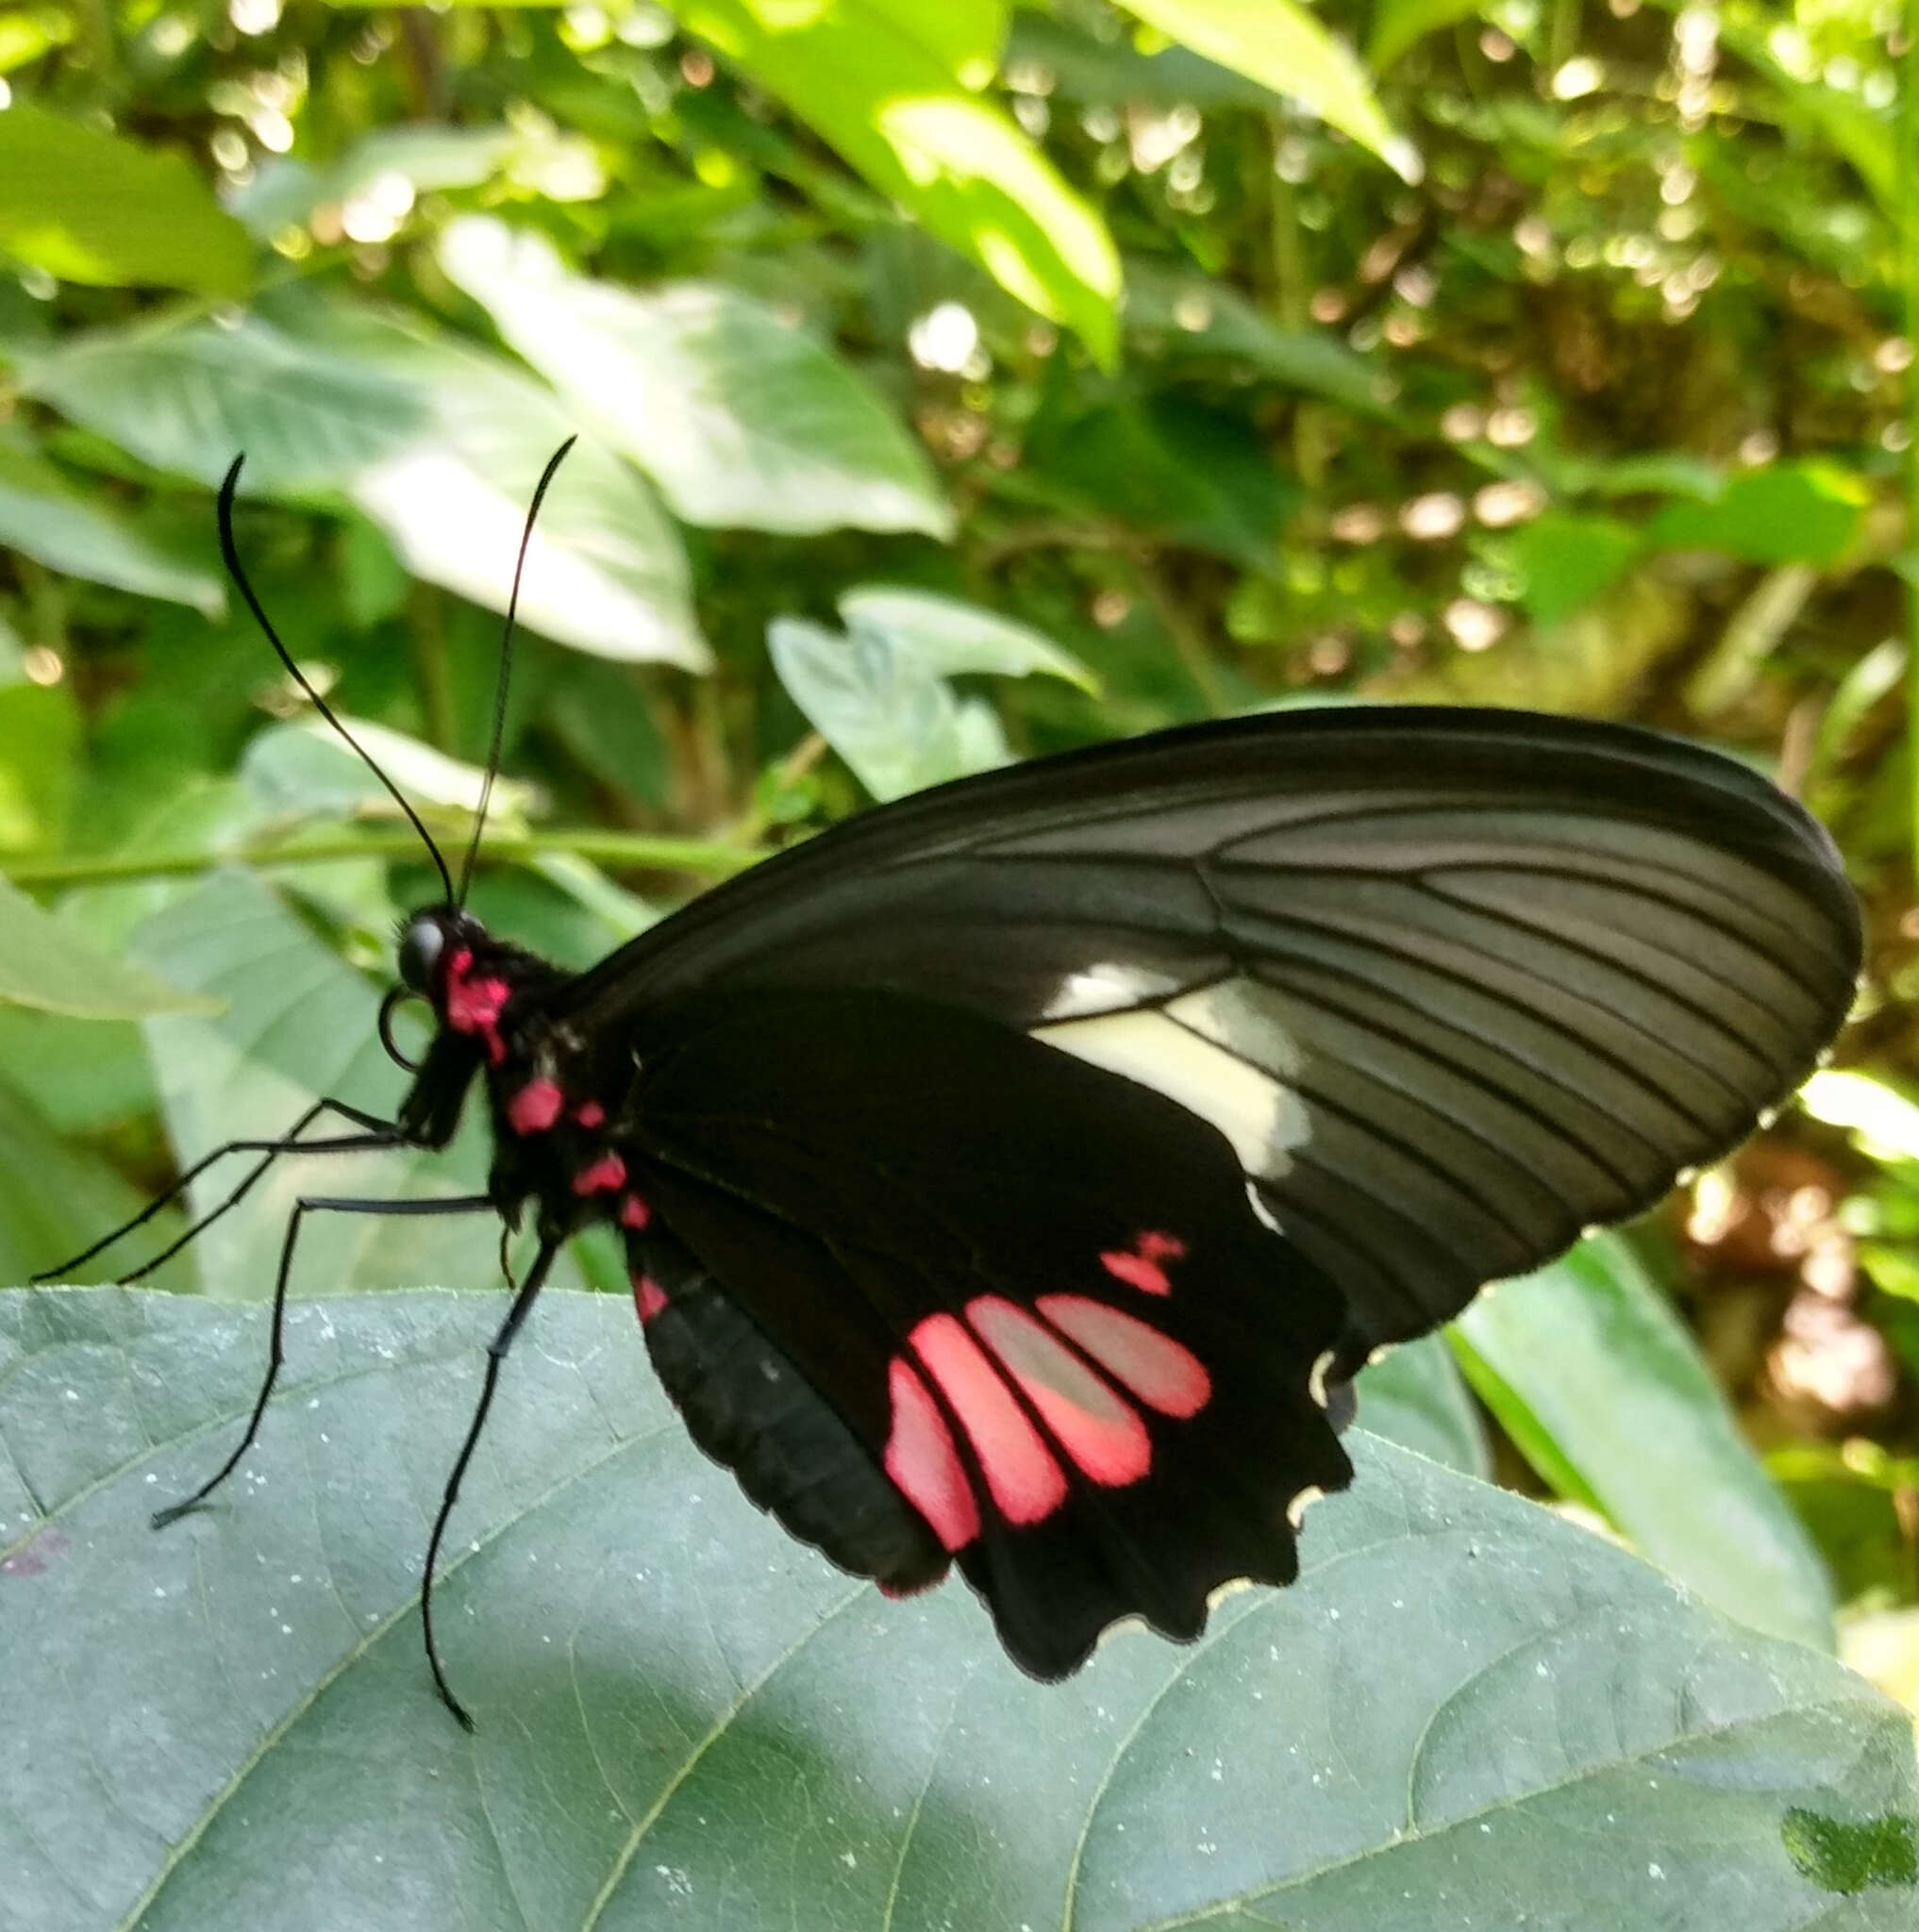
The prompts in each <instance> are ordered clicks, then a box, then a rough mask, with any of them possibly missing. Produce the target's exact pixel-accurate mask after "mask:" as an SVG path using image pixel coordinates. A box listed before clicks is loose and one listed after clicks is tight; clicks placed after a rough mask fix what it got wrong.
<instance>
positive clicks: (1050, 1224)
mask: <svg viewBox="0 0 1919 1932" xmlns="http://www.w3.org/2000/svg"><path fill="white" fill-rule="evenodd" d="M636 1043H637V1046H638V1051H639V1058H640V1060H641V1063H642V1074H641V1076H640V1078H639V1080H638V1082H637V1083H636V1085H635V1087H634V1090H633V1091H632V1094H631V1096H630V1098H629V1100H628V1102H627V1105H626V1108H624V1109H623V1111H622V1115H621V1119H620V1121H619V1124H618V1125H619V1131H620V1133H621V1135H622V1139H623V1145H625V1146H626V1147H627V1148H628V1149H629V1162H630V1164H631V1166H632V1168H633V1170H634V1173H635V1175H636V1178H637V1179H638V1181H639V1184H640V1186H641V1187H642V1190H643V1191H644V1192H645V1194H646V1198H647V1201H648V1204H649V1208H650V1209H651V1210H652V1212H653V1214H655V1215H657V1217H658V1224H659V1226H662V1227H663V1228H665V1229H668V1230H670V1241H671V1243H672V1244H673V1245H672V1247H671V1248H668V1247H667V1246H665V1245H664V1244H663V1242H662V1241H661V1238H660V1237H659V1235H658V1234H657V1233H656V1231H655V1225H654V1224H653V1222H652V1221H651V1220H649V1224H648V1226H647V1227H646V1228H642V1229H637V1230H633V1231H632V1232H631V1233H630V1234H629V1237H628V1240H629V1250H630V1253H631V1257H632V1259H633V1263H634V1266H635V1270H636V1294H638V1296H639V1297H640V1299H641V1303H642V1314H644V1315H646V1316H648V1317H649V1318H650V1319H649V1321H648V1327H649V1337H650V1339H652V1340H653V1347H654V1355H655V1359H656V1361H658V1362H659V1366H660V1369H661V1373H662V1376H663V1378H664V1379H665V1381H666V1382H667V1385H668V1387H669V1389H670V1390H671V1391H672V1392H673V1393H674V1394H675V1396H676V1400H678V1401H679V1402H680V1403H681V1405H682V1407H683V1408H684V1409H685V1410H686V1413H687V1415H688V1418H689V1421H690V1423H691V1424H692V1425H693V1428H694V1432H695V1434H696V1435H698V1436H699V1438H700V1440H701V1441H703V1443H704V1444H705V1445H706V1446H707V1447H708V1448H709V1449H710V1450H711V1451H712V1452H713V1453H715V1454H716V1455H718V1456H720V1457H721V1458H722V1459H723V1460H726V1461H727V1462H729V1463H730V1464H731V1465H732V1466H733V1467H734V1468H735V1469H736V1470H738V1471H739V1472H740V1474H741V1475H742V1478H743V1481H744V1482H745V1483H746V1486H747V1488H748V1490H749V1492H751V1493H754V1494H755V1496H756V1500H759V1501H761V1502H762V1503H764V1504H766V1505H767V1506H768V1507H773V1508H774V1509H776V1511H777V1512H778V1513H779V1515H780V1516H781V1518H782V1520H783V1521H784V1522H786V1523H787V1524H788V1526H789V1527H791V1528H793V1529H795V1530H796V1531H797V1532H798V1533H800V1534H801V1535H804V1536H806V1537H808V1539H809V1541H814V1542H816V1543H818V1544H820V1546H821V1547H823V1548H825V1549H826V1551H827V1553H828V1554H829V1555H831V1556H833V1557H835V1558H836V1559H837V1560H839V1561H840V1562H842V1563H843V1564H844V1565H845V1566H846V1567H848V1568H851V1569H854V1570H857V1571H859V1572H862V1573H863V1574H870V1575H876V1576H878V1577H879V1578H880V1580H881V1581H882V1582H884V1583H887V1584H888V1585H890V1586H891V1587H893V1588H895V1589H902V1588H911V1587H914V1586H916V1585H918V1584H920V1583H922V1582H926V1581H928V1580H930V1575H929V1574H928V1573H927V1565H926V1560H925V1559H926V1555H927V1550H926V1545H925V1544H924V1542H923V1541H915V1539H914V1538H913V1537H911V1536H910V1535H902V1533H901V1526H900V1523H899V1521H898V1512H897V1509H896V1508H889V1507H885V1506H884V1504H883V1502H882V1501H881V1500H880V1499H879V1498H877V1497H876V1495H875V1494H874V1493H873V1491H874V1489H875V1486H876V1485H884V1486H885V1488H886V1491H888V1496H889V1498H891V1499H904V1501H905V1502H906V1503H908V1504H909V1505H910V1506H911V1509H912V1512H913V1516H914V1518H915V1519H916V1520H917V1521H918V1523H919V1524H923V1525H924V1528H925V1530H926V1531H929V1532H930V1534H931V1537H932V1539H933V1541H934V1544H935V1546H937V1549H938V1551H939V1555H940V1558H941V1560H942V1562H943V1558H944V1557H947V1556H950V1557H952V1558H953V1559H954V1560H956V1561H957V1562H958V1563H959V1567H960V1568H961V1569H962V1570H963V1571H964V1572H965V1574H967V1575H968V1577H969V1578H970V1579H971V1580H972V1581H973V1582H974V1583H975V1584H976V1586H977V1587H978V1588H979V1590H980V1591H982V1593H983V1594H984V1595H985V1596H986V1598H987V1599H988V1601H989V1603H990V1604H991V1605H992V1607H993V1614H994V1617H995V1620H996V1622H997V1624H998V1626H999V1629H1000V1634H1001V1636H1002V1638H1003V1640H1004V1641H1005V1642H1006V1644H1007V1646H1008V1648H1009V1649H1010V1651H1011V1653H1012V1654H1013V1656H1014V1657H1017V1658H1018V1659H1019V1661H1020V1662H1021V1663H1023V1664H1024V1665H1025V1666H1026V1668H1027V1669H1029V1670H1032V1671H1034V1672H1036V1673H1038V1674H1041V1675H1044V1676H1055V1675H1059V1674H1061V1673H1063V1672H1065V1671H1068V1670H1071V1669H1072V1668H1074V1667H1075V1666H1076V1664H1077V1663H1078V1662H1080V1661H1081V1659H1083V1657H1085V1655H1086V1653H1087V1651H1088V1650H1089V1649H1090V1648H1091V1646H1092V1644H1093V1641H1095V1639H1096V1638H1097V1636H1098V1635H1099V1633H1100V1631H1101V1630H1102V1629H1104V1628H1105V1627H1106V1626H1107V1625H1108V1624H1110V1623H1112V1622H1114V1621H1115V1620H1116V1619H1118V1618H1121V1617H1125V1616H1127V1615H1134V1614H1137V1615H1140V1616H1143V1617H1144V1618H1145V1619H1146V1621H1148V1622H1149V1623H1150V1624H1153V1625H1154V1626H1155V1627H1157V1628H1159V1629H1160V1630H1162V1631H1164V1632H1166V1633H1168V1634H1169V1635H1174V1636H1192V1635H1193V1634H1194V1633H1196V1632H1197V1630H1198V1629H1199V1628H1200V1627H1201V1625H1202V1624H1203V1622H1204V1619H1205V1614H1206V1606H1207V1599H1208V1596H1209V1594H1210V1592H1211V1591H1213V1590H1215V1589H1216V1588H1218V1586H1219V1585H1221V1584H1222V1583H1225V1582H1226V1581H1229V1580H1231V1579H1233V1578H1237V1577H1242V1576H1251V1577H1255V1578H1260V1579H1262V1580H1266V1581H1271V1582H1284V1581H1287V1580H1289V1579H1290V1578H1291V1576H1292V1575H1293V1572H1294V1567H1295V1566H1294V1557H1293V1525H1292V1524H1291V1523H1290V1522H1289V1520H1288V1509H1289V1507H1290V1506H1293V1505H1294V1503H1295V1501H1296V1499H1298V1498H1299V1497H1300V1495H1301V1494H1302V1492H1305V1491H1313V1490H1326V1489H1333V1488H1337V1487H1339V1486H1341V1485H1343V1483H1344V1482H1345V1481H1346V1480H1347V1477H1348V1474H1349V1469H1348V1465H1347V1463H1346V1460H1345V1457H1344V1455H1343V1452H1342V1451H1341V1449H1340V1447H1339V1444H1338V1441H1337V1440H1336V1437H1335V1435H1334V1432H1333V1430H1332V1427H1331V1426H1330V1424H1328V1422H1327V1418H1326V1414H1325V1411H1324V1407H1323V1397H1324V1383H1323V1369H1324V1365H1325V1358H1326V1357H1327V1354H1328V1352H1329V1351H1330V1350H1331V1348H1332V1346H1333V1344H1334V1341H1335V1340H1336V1339H1337V1336H1338V1334H1339V1330H1340V1326H1341V1323H1342V1321H1343V1302H1342V1298H1341V1296H1340V1294H1339V1292H1338V1291H1337V1290H1336V1289H1335V1288H1334V1287H1333V1285H1332V1284H1331V1283H1330V1282H1329V1281H1327V1279H1325V1278H1324V1277H1323V1276H1322V1275H1321V1274H1319V1272H1318V1271H1317V1270H1316V1269H1315V1268H1313V1267H1312V1266H1311V1264H1310V1263H1309V1262H1307V1261H1305V1260H1304V1259H1302V1257H1300V1256H1299V1255H1298V1254H1297V1252H1296V1251H1294V1250H1293V1249H1292V1248H1291V1247H1290V1246H1289V1245H1288V1244H1287V1243H1286V1242H1285V1241H1283V1240H1281V1239H1280V1238H1279V1237H1277V1235H1276V1234H1275V1233H1274V1232H1273V1231H1272V1230H1271V1229H1270V1228H1268V1227H1267V1226H1266V1225H1265V1224H1263V1223H1262V1222H1261V1221H1260V1218H1259V1217H1258V1215H1257V1214H1256V1212H1255V1211H1254V1209H1253V1207H1252V1205H1251V1203H1250V1202H1249V1200H1248V1198H1247V1194H1246V1188H1245V1179H1244V1175H1243V1171H1242V1169H1241V1166H1240V1163H1239V1160H1238V1158H1237V1157H1236V1156H1235V1154H1234V1152H1233V1150H1232V1148H1231V1146H1230V1145H1229V1144H1228V1143H1227V1141H1226V1140H1225V1139H1224V1138H1223V1137H1222V1136H1221V1135H1220V1134H1219V1133H1218V1131H1217V1130H1216V1129H1214V1128H1213V1127H1211V1126H1210V1125H1209V1124H1207V1123H1205V1122H1204V1121H1202V1120H1200V1119H1199V1118H1197V1117H1196V1116H1195V1115H1193V1114H1192V1113H1190V1112H1188V1111H1186V1110H1184V1109H1182V1108H1178V1107H1177V1106H1176V1105H1175V1104H1173V1103H1171V1102H1169V1101H1167V1100H1166V1099H1165V1098H1163V1097H1162V1096H1161V1095H1160V1094H1158V1093H1156V1092H1154V1091H1152V1090H1151V1089H1149V1088H1146V1087H1143V1086H1141V1085H1138V1084H1137V1083H1134V1082H1131V1081H1128V1080H1126V1079H1124V1078H1121V1077H1118V1076H1116V1075H1113V1074H1109V1073H1107V1072H1105V1071H1104V1070H1101V1069H1098V1068H1095V1067H1093V1066H1090V1065H1087V1064H1086V1063H1084V1062H1081V1061H1078V1060H1076V1059H1075V1058H1072V1057H1069V1056H1065V1055H1060V1054H1057V1053H1054V1052H1053V1051H1051V1050H1050V1049H1049V1048H1047V1047H1046V1046H1044V1045H1043V1044H1042V1043H1040V1042H1036V1041H1031V1040H1029V1039H1027V1038H1026V1036H1024V1035H1023V1034H1021V1033H1018V1032H1016V1031H1012V1030H1010V1029H1006V1028H1003V1027H999V1026H995V1025H993V1024H991V1023H989V1022H986V1021H983V1020H980V1019H978V1018H976V1016H973V1015H970V1014H968V1013H966V1012H964V1011H962V1010H959V1009H956V1008H943V1007H934V1006H928V1005H927V1004H926V1003H925V1002H923V1001H917V1000H910V999H905V998H901V997H898V996H895V995H887V994H868V993H830V992H812V991H794V992H789V993H771V994H759V995H750V994H746V995H736V994H729V993H722V994H715V995H707V996H700V997H697V998H695V999H694V1000H693V1001H692V1002H691V1003H689V1004H687V1005H686V1006H683V1007H682V1008H680V1009H679V1010H677V1011H674V1010H672V1009H668V1010H666V1011H665V1012H663V1013H662V1014H661V1015H659V1018H658V1020H657V1022H656V1023H654V1024H650V1025H648V1026H646V1027H644V1028H642V1031H641V1033H640V1035H639V1038H638V1041H637V1042H636ZM676 1280H677V1281H679V1282H683V1283H687V1284H689V1285H690V1288H689V1291H690V1292H691V1293H692V1294H693V1295H694V1296H696V1297H706V1296H715V1297H716V1298H723V1299H724V1301H725V1303H726V1304H727V1305H730V1307H733V1308H735V1309H737V1311H738V1314H739V1316H740V1317H742V1318H743V1320H741V1321H739V1322H737V1323H735V1322H731V1318H730V1317H726V1316H722V1315H720V1314H719V1313H718V1312H717V1311H716V1309H715V1308H714V1307H708V1306H706V1304H705V1303H704V1302H703V1301H695V1302H694V1303H693V1305H691V1306H690V1307H688V1308H687V1309H686V1310H685V1311H684V1313H682V1310H681V1309H680V1308H678V1307H676V1287H675V1281H676ZM695 1325H696V1326H697V1327H698V1329H699V1331H700V1345H699V1346H697V1347H694V1346H693V1345H691V1344H690V1342H689V1340H688V1334H687V1331H688V1330H690V1329H692V1328H693V1327H694V1326H695ZM810 1404H817V1405H818V1407H819V1408H820V1410H822V1411H824V1413H822V1414H817V1415H816V1414H812V1413H809V1405H810ZM756 1415H757V1416H759V1417H760V1418H762V1420H761V1421H760V1422H759V1423H758V1424H746V1423H745V1422H744V1421H743V1419H745V1418H748V1417H750V1416H756ZM776 1436H778V1437H781V1438H783V1439H784V1440H786V1441H789V1442H792V1443H798V1442H800V1441H803V1440H804V1441H807V1442H809V1443H812V1444H816V1445H822V1446H819V1447H818V1448H816V1449H815V1450H814V1451H811V1452H809V1453H805V1454H799V1453H795V1454H793V1455H790V1456H788V1455H778V1454H775V1455H769V1454H768V1453H767V1450H768V1444H769V1442H770V1441H772V1440H773V1439H774V1438H775V1437H776ZM854 1445H857V1449H858V1452H859V1455H860V1456H863V1457H864V1465H863V1469H862V1468H860V1467H858V1466H856V1461H855V1458H854V1457H853V1454H852V1450H853V1447H854ZM829 1492H830V1493H831V1494H832V1495H833V1497H834V1498H836V1501H835V1503H834V1504H833V1505H832V1506H831V1507H827V1506H826V1501H825V1499H826V1496H827V1494H828V1493H829ZM931 1574H938V1572H937V1568H935V1569H934V1570H933V1571H932V1572H931Z"/></svg>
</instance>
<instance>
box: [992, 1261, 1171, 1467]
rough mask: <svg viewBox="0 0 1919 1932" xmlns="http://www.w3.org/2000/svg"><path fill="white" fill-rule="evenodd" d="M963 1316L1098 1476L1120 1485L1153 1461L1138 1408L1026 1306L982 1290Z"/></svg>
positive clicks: (1045, 1419)
mask: <svg viewBox="0 0 1919 1932" xmlns="http://www.w3.org/2000/svg"><path fill="white" fill-rule="evenodd" d="M966 1319H967V1321H968V1322H970V1323H971V1324H972V1325H973V1328H974V1331H975V1333H976V1334H977V1335H978V1336H979V1338H980V1340H981V1341H984V1342H985V1343H986V1345H987V1346H988V1347H989V1348H990V1349H992V1350H993V1354H994V1355H996V1356H997V1357H999V1358H1000V1361H1001V1362H1002V1363H1003V1364H1004V1365H1005V1367H1006V1369H1007V1371H1008V1373H1009V1374H1010V1375H1011V1376H1012V1378H1013V1379H1014V1380H1015V1381H1016V1382H1017V1383H1018V1384H1019V1385H1020V1387H1021V1389H1022V1390H1024V1391H1026V1400H1027V1401H1028V1402H1030V1403H1031V1404H1032V1405H1033V1407H1035V1408H1036V1409H1038V1410H1039V1411H1040V1418H1041V1420H1042V1421H1043V1423H1044V1424H1046V1426H1047V1427H1048V1428H1049V1429H1051V1430H1052V1432H1053V1433H1054V1435H1055V1436H1057V1437H1058V1438H1059V1440H1060V1446H1061V1447H1062V1448H1063V1449H1064V1450H1065V1451H1066V1453H1067V1455H1069V1456H1070V1457H1072V1458H1073V1459H1074V1461H1075V1462H1076V1463H1077V1464H1078V1465H1079V1467H1080V1468H1081V1469H1082V1470H1083V1471H1084V1472H1085V1473H1086V1474H1088V1475H1089V1476H1091V1477H1092V1478H1093V1481H1094V1482H1096V1483H1103V1484H1105V1485H1107V1486H1108V1487H1109V1488H1111V1489H1118V1488H1120V1487H1121V1486H1122V1485H1124V1484H1126V1483H1136V1482H1138V1481H1139V1479H1140V1478H1141V1477H1142V1476H1143V1475H1144V1474H1145V1473H1146V1472H1147V1470H1149V1469H1150V1468H1151V1467H1152V1466H1153V1442H1152V1438H1151V1437H1150V1436H1148V1435H1147V1433H1146V1424H1145V1422H1144V1420H1143V1418H1142V1417H1141V1415H1140V1412H1139V1411H1138V1410H1137V1409H1136V1408H1134V1407H1133V1406H1132V1405H1131V1404H1130V1403H1128V1402H1126V1401H1124V1400H1122V1399H1121V1397H1120V1396H1119V1395H1117V1394H1115V1393H1114V1391H1112V1389H1111V1388H1110V1387H1109V1386H1108V1385H1107V1384H1106V1383H1105V1382H1103V1381H1102V1380H1101V1379H1100V1378H1099V1376H1097V1375H1095V1374H1093V1371H1092V1370H1091V1369H1089V1368H1088V1367H1087V1366H1086V1364H1085V1363H1084V1362H1083V1361H1081V1360H1080V1359H1079V1357H1077V1356H1076V1355H1075V1354H1074V1353H1073V1351H1072V1350H1071V1349H1069V1348H1067V1347H1065V1346H1064V1344H1062V1343H1061V1342H1060V1341H1059V1340H1058V1339H1057V1338H1055V1337H1054V1336H1052V1335H1049V1334H1048V1333H1047V1332H1046V1330H1045V1329H1043V1327H1041V1325H1040V1324H1039V1323H1037V1322H1036V1321H1034V1319H1033V1318H1032V1316H1030V1315H1029V1314H1027V1313H1026V1310H1025V1309H1024V1308H1022V1307H1017V1306H1015V1305H1014V1304H1013V1303H1012V1302H1010V1301H1005V1300H1002V1299H1001V1298H1000V1297H999V1296H998V1295H991V1294H983V1295H981V1296H979V1297H978V1299H977V1300H975V1301H970V1302H968V1303H967V1304H966Z"/></svg>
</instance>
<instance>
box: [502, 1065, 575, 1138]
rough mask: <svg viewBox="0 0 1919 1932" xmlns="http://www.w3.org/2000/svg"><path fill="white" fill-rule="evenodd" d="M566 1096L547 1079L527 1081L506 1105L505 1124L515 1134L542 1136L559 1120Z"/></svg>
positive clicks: (556, 1085) (554, 1083)
mask: <svg viewBox="0 0 1919 1932" xmlns="http://www.w3.org/2000/svg"><path fill="white" fill-rule="evenodd" d="M565 1104H566V1096H565V1095H564V1094H563V1093H561V1092H560V1091H559V1085H558V1084H557V1083H556V1082H554V1081H552V1080H547V1079H542V1078H535V1079H532V1080H528V1081H527V1082H526V1086H524V1087H523V1088H521V1089H520V1091H519V1092H517V1093H516V1094H514V1095H513V1097H512V1099H510V1100H509V1101H508V1103H507V1123H508V1124H509V1126H510V1127H511V1128H512V1129H513V1131H514V1133H516V1134H543V1133H544V1132H545V1131H546V1130H547V1128H548V1127H550V1126H551V1125H552V1124H554V1122H555V1121H557V1120H558V1119H559V1109H560V1108H562V1107H563V1106H564V1105H565Z"/></svg>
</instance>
